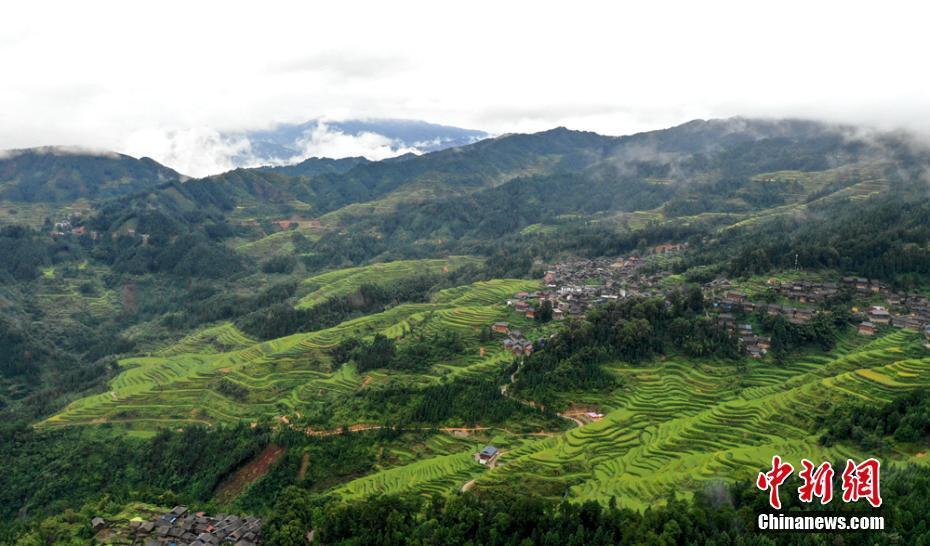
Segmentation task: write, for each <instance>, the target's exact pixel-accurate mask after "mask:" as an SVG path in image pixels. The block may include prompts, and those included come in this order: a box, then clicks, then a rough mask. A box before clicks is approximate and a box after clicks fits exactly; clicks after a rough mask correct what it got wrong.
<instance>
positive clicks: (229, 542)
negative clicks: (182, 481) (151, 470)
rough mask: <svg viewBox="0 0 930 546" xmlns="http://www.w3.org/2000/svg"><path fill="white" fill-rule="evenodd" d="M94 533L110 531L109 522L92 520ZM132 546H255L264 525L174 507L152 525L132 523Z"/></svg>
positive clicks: (254, 521) (156, 518)
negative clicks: (138, 545) (134, 545)
mask: <svg viewBox="0 0 930 546" xmlns="http://www.w3.org/2000/svg"><path fill="white" fill-rule="evenodd" d="M91 527H92V528H93V530H94V532H95V533H100V532H101V531H104V530H105V529H107V528H108V524H107V522H106V520H104V519H103V518H100V517H96V518H94V519H93V520H91ZM129 528H130V532H131V533H132V535H133V544H141V545H144V546H219V545H224V546H254V545H256V544H259V543H260V542H261V533H262V522H261V520H260V519H258V518H254V517H250V516H244V517H243V516H236V515H232V514H230V515H226V514H217V515H215V516H208V515H206V514H204V513H203V512H196V513H191V512H189V511H188V509H187V507H186V506H175V507H174V508H173V509H172V510H171V511H170V512H168V513H167V514H164V515H161V516H157V517H155V518H154V519H152V520H149V521H130V522H129Z"/></svg>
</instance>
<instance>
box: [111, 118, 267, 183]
mask: <svg viewBox="0 0 930 546" xmlns="http://www.w3.org/2000/svg"><path fill="white" fill-rule="evenodd" d="M126 152H127V153H129V154H131V155H134V156H137V157H140V156H149V157H151V158H152V159H154V160H155V161H158V162H159V163H161V164H163V165H167V166H169V167H171V168H172V169H174V170H176V171H178V172H180V173H182V174H185V175H189V176H197V177H199V176H207V175H210V174H216V173H220V172H224V171H228V170H231V169H234V168H236V166H238V165H241V164H247V165H248V164H251V163H253V162H254V157H253V156H252V148H251V143H250V142H249V140H248V139H247V138H245V137H235V136H232V137H230V136H224V135H221V134H220V133H219V132H218V131H217V130H215V129H211V128H209V127H198V128H193V129H180V130H179V129H150V130H143V131H137V132H135V133H133V134H132V135H130V136H129V138H128V139H127V142H126Z"/></svg>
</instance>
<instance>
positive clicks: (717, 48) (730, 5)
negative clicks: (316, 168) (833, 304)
mask: <svg viewBox="0 0 930 546" xmlns="http://www.w3.org/2000/svg"><path fill="white" fill-rule="evenodd" d="M327 4H328V5H326V6H324V5H323V3H321V2H300V3H298V2H271V1H263V2H250V3H244V2H231V1H223V2H205V1H185V2H165V1H159V2H137V1H132V2H127V1H125V0H124V1H119V2H99V1H94V2H73V1H71V2H42V1H29V2H22V1H19V2H10V3H6V4H4V6H3V7H0V148H17V147H28V146H38V145H51V144H68V145H82V146H91V147H98V148H106V149H113V150H117V151H123V152H127V153H131V154H132V155H152V156H155V157H156V159H157V158H158V157H157V156H158V154H159V153H161V154H162V155H164V154H165V151H164V150H165V149H166V147H190V148H197V147H198V146H204V145H206V144H205V142H206V143H207V144H209V142H208V141H209V138H205V137H204V135H205V134H206V135H210V134H212V133H211V132H212V131H234V130H243V129H252V128H266V127H269V126H271V125H272V124H273V123H275V122H299V121H304V120H307V119H310V118H317V117H321V116H323V117H329V118H356V117H392V118H414V119H423V120H426V121H432V122H437V123H445V124H451V125H457V126H462V127H467V128H475V129H484V130H486V131H489V132H493V133H503V132H513V131H536V130H543V129H547V128H551V127H553V126H557V125H565V126H568V127H570V128H575V129H589V130H594V131H598V132H601V133H605V134H627V133H631V132H636V131H641V130H647V129H654V128H661V127H667V126H670V125H674V124H678V123H681V122H684V121H688V120H690V119H694V118H708V117H725V116H732V115H765V116H805V117H815V118H824V119H830V120H841V121H847V122H853V123H866V124H873V125H881V126H883V127H896V126H904V127H908V128H910V129H913V130H917V131H921V132H930V85H928V84H930V76H928V69H927V66H928V59H927V54H928V52H930V38H928V36H930V33H928V32H927V24H928V20H930V18H928V15H930V13H928V10H927V9H925V8H921V7H918V6H912V5H909V4H903V3H902V4H896V3H894V2H881V3H878V2H871V3H867V4H866V3H862V4H861V5H859V4H856V3H851V2H836V3H829V2H812V1H809V0H808V1H804V2H784V1H782V2H777V3H775V2H768V3H761V2H745V1H742V2H693V1H690V2H680V3H671V2H653V1H650V2H645V1H644V2H638V3H637V4H638V5H636V6H634V5H633V3H632V2H612V3H609V4H608V3H606V2H605V3H599V2H564V1H563V2H558V3H556V2H551V3H550V2H540V1H533V2H503V1H502V0H497V1H494V2H481V1H473V0H472V1H468V2H436V1H432V2H385V1H377V2H352V1H345V0H339V1H338V2H329V3H327ZM914 4H917V3H914ZM166 135H171V138H172V139H173V140H172V141H171V142H166V140H165V139H166Z"/></svg>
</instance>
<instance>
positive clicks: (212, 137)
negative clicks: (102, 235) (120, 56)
mask: <svg viewBox="0 0 930 546" xmlns="http://www.w3.org/2000/svg"><path fill="white" fill-rule="evenodd" d="M294 148H295V149H296V150H299V151H298V153H295V154H294V155H293V156H291V157H288V158H285V159H282V158H278V157H265V156H262V155H260V154H258V153H256V152H255V149H254V147H253V143H252V141H251V140H250V139H249V137H248V136H247V135H242V134H237V135H226V134H223V133H220V132H219V131H217V130H215V129H212V128H209V127H199V128H192V129H155V130H146V131H138V132H136V133H133V134H132V135H131V136H130V138H129V139H128V141H127V143H126V146H125V148H124V149H125V151H126V153H128V154H130V155H133V156H136V157H142V156H148V157H151V158H152V159H154V160H155V161H158V162H159V163H162V164H163V165H166V166H168V167H171V168H172V169H174V170H176V171H178V172H180V173H181V174H185V175H188V176H193V177H202V176H209V175H212V174H218V173H221V172H226V171H229V170H232V169H235V168H238V167H259V166H263V165H272V166H280V165H292V164H295V163H299V162H301V161H303V160H305V159H308V158H310V157H331V158H336V159H338V158H343V157H355V156H362V157H365V158H367V159H370V160H372V161H378V160H381V159H387V158H389V157H396V156H399V155H403V154H408V153H414V154H420V153H422V151H421V149H420V148H418V147H417V146H416V145H413V146H411V145H407V144H405V143H404V142H402V141H400V140H397V139H392V138H389V137H387V136H385V135H382V134H378V133H374V132H368V131H363V132H359V133H355V134H350V133H345V132H343V131H340V130H338V129H335V128H333V127H330V126H329V125H327V124H326V123H325V122H322V121H321V122H319V123H318V124H317V125H316V126H315V127H313V128H312V129H309V130H307V131H306V132H304V133H303V135H302V137H300V138H298V139H297V140H296V141H295V142H294Z"/></svg>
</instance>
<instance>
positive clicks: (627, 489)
mask: <svg viewBox="0 0 930 546" xmlns="http://www.w3.org/2000/svg"><path fill="white" fill-rule="evenodd" d="M920 341H921V340H920V339H919V338H918V336H917V335H916V334H912V333H907V332H901V331H898V332H894V333H890V334H888V335H886V336H884V337H882V338H879V339H876V340H863V339H862V338H857V337H847V338H844V340H843V341H842V343H841V344H840V345H839V346H838V347H837V348H836V349H835V350H834V351H832V352H831V353H828V354H816V355H815V354H811V355H807V356H803V357H799V358H797V359H795V360H793V361H791V362H789V363H787V364H783V365H778V364H775V363H773V362H765V363H753V364H751V365H750V366H749V369H748V370H747V371H746V372H745V373H744V374H742V375H740V374H738V373H736V370H735V368H734V366H733V365H732V364H730V363H722V362H712V361H703V362H697V363H696V362H687V361H684V360H680V359H675V358H670V359H668V360H665V361H662V362H657V363H654V364H652V365H644V366H637V367H631V366H629V365H625V364H622V363H616V364H614V365H611V366H608V368H609V369H610V370H611V371H612V372H613V373H614V374H616V375H617V376H618V377H621V378H623V379H624V381H625V384H626V387H625V388H624V389H623V390H622V391H619V392H618V393H617V394H615V395H613V396H612V397H610V398H606V399H602V400H600V401H599V402H600V404H601V405H600V407H601V409H602V411H605V412H606V413H607V415H606V416H605V418H604V419H603V420H601V421H599V422H595V423H591V424H588V425H585V426H583V427H580V428H575V429H572V430H570V431H568V432H565V433H562V434H558V435H555V436H549V437H541V438H539V437H537V438H526V437H524V438H522V439H519V440H516V441H514V438H512V437H510V438H508V437H506V436H497V437H496V438H494V439H493V440H492V442H497V443H498V444H500V445H501V446H503V447H510V449H509V450H508V449H505V450H504V454H503V455H502V457H501V459H500V461H499V465H498V467H497V468H495V469H493V470H490V469H486V468H483V467H480V466H479V465H477V464H476V463H475V462H474V461H472V460H471V459H470V455H471V454H470V453H466V452H453V453H449V454H448V455H444V456H440V457H436V458H432V459H426V460H419V461H416V462H414V463H411V464H409V465H405V466H400V467H396V468H392V469H390V470H387V471H384V472H379V473H375V474H372V475H369V476H366V477H364V478H361V479H358V480H355V481H353V482H350V483H348V484H346V485H344V486H342V487H340V488H338V489H337V490H336V492H338V493H340V494H342V495H344V496H347V497H354V496H359V495H367V494H372V493H377V492H384V493H396V492H402V491H409V492H421V493H430V492H434V491H437V489H438V490H444V491H446V492H451V491H454V490H457V489H458V488H460V487H461V486H462V485H463V484H464V483H465V482H466V481H468V480H472V479H474V480H475V481H476V487H477V488H478V489H491V490H493V489H494V488H498V487H505V488H513V487H520V488H523V489H528V488H529V489H532V490H534V491H535V492H536V493H537V494H542V495H546V496H551V497H553V498H561V497H562V496H563V495H567V496H568V497H569V498H572V499H574V500H579V501H584V500H596V501H600V502H606V501H607V500H609V499H610V497H614V496H615V497H616V498H617V501H618V502H619V503H620V504H623V505H626V506H630V507H634V508H639V509H642V508H645V507H648V506H650V505H652V504H656V503H661V502H662V501H663V500H664V499H665V498H666V497H667V495H668V493H669V492H676V493H678V494H685V495H687V494H688V493H690V492H692V491H695V490H698V489H701V488H704V487H707V486H709V485H712V484H713V483H715V482H720V481H732V480H734V479H746V478H751V477H752V475H753V474H755V473H756V472H758V471H760V470H762V469H764V468H766V467H767V466H768V465H769V464H770V461H771V457H772V455H774V454H779V455H781V456H783V457H785V458H787V459H788V460H790V461H792V462H793V463H794V464H795V465H798V463H799V460H800V459H801V458H802V457H806V458H809V459H812V460H815V461H822V460H831V461H836V460H840V459H842V458H845V457H853V458H861V457H863V456H865V455H874V454H864V453H858V452H856V451H855V450H851V449H850V448H848V447H842V446H839V447H831V448H825V447H823V446H821V445H819V444H818V443H817V439H816V438H817V430H816V429H817V418H818V417H821V416H823V415H824V414H825V412H827V411H828V410H829V408H830V407H832V406H833V405H835V404H836V403H838V402H842V401H849V400H853V399H862V400H868V401H873V402H880V401H888V400H890V399H891V398H892V397H894V396H896V395H898V394H901V393H904V392H906V391H908V390H910V389H915V388H920V387H927V386H930V350H927V349H926V348H924V347H923V345H922V344H921V343H920ZM583 401H584V402H586V403H591V402H592V401H594V402H597V400H591V399H590V398H587V399H585V400H583ZM511 441H512V442H513V445H510V444H509V443H508V442H511ZM477 447H478V446H477V445H476V448H477ZM472 453H473V452H472ZM895 457H896V458H898V459H901V460H905V459H906V460H911V461H917V462H922V461H923V457H922V456H921V455H920V454H915V453H912V452H910V451H908V450H907V449H905V448H900V451H899V453H897V454H896V455H895Z"/></svg>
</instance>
